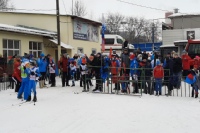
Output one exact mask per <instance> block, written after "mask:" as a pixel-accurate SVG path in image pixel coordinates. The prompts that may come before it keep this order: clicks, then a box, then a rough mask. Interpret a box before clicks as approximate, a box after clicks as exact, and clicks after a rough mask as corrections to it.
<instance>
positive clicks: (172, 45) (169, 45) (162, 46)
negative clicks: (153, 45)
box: [160, 44, 176, 48]
mask: <svg viewBox="0 0 200 133" xmlns="http://www.w3.org/2000/svg"><path fill="white" fill-rule="evenodd" d="M165 47H176V46H175V45H174V44H165V45H161V46H160V48H165Z"/></svg>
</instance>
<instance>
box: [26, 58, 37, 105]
mask: <svg viewBox="0 0 200 133" xmlns="http://www.w3.org/2000/svg"><path fill="white" fill-rule="evenodd" d="M30 64H31V66H30V69H29V79H30V80H29V88H28V97H30V98H29V99H28V100H29V101H30V100H31V91H33V93H34V97H33V101H34V102H37V96H36V85H37V82H38V80H39V77H40V72H39V68H38V67H36V63H35V62H34V61H32V62H31V63H30Z"/></svg>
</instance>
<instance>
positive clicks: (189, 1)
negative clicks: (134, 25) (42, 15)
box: [11, 0, 200, 20]
mask: <svg viewBox="0 0 200 133" xmlns="http://www.w3.org/2000/svg"><path fill="white" fill-rule="evenodd" d="M74 1H75V0H74ZM81 1H82V2H83V3H84V4H85V6H86V8H87V16H86V17H87V18H92V19H97V20H98V19H99V18H100V17H101V16H102V13H104V14H105V16H106V13H108V12H113V13H115V12H119V13H121V14H123V15H126V16H139V17H144V18H147V19H157V18H164V14H165V12H164V11H159V10H152V9H148V8H142V7H138V6H134V5H130V4H126V3H122V2H119V1H117V0H81ZM123 1H126V2H130V3H133V4H138V5H143V6H148V7H153V8H159V9H163V10H169V11H173V9H174V8H178V9H180V12H182V13H193V12H200V11H199V5H200V0H123ZM11 2H12V3H13V4H14V6H15V8H16V9H55V8H56V0H11ZM64 5H65V6H64ZM71 7H72V0H60V8H61V9H60V10H61V12H62V13H66V12H67V13H68V14H70V9H71ZM65 9H66V10H65Z"/></svg>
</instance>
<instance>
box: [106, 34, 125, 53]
mask: <svg viewBox="0 0 200 133" xmlns="http://www.w3.org/2000/svg"><path fill="white" fill-rule="evenodd" d="M123 43H124V39H123V37H121V36H119V35H113V34H105V52H104V54H106V55H108V54H109V52H110V48H112V50H115V51H116V53H117V54H118V55H120V54H121V50H122V45H123Z"/></svg>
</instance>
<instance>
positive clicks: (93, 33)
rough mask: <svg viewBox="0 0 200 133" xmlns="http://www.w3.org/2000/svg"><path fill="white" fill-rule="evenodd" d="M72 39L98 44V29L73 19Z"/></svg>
mask: <svg viewBox="0 0 200 133" xmlns="http://www.w3.org/2000/svg"><path fill="white" fill-rule="evenodd" d="M73 24H74V26H73V27H74V31H73V38H74V39H79V40H86V41H92V42H99V33H98V27H96V26H93V25H90V24H88V23H86V22H83V21H81V20H78V19H74V23H73Z"/></svg>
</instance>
